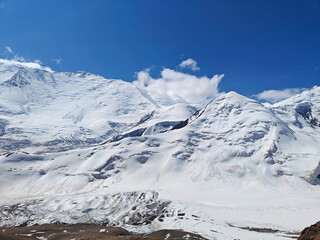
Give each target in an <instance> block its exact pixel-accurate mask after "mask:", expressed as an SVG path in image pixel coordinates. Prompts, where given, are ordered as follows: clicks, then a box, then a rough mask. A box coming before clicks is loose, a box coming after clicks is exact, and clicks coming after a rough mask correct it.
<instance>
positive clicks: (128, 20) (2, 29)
mask: <svg viewBox="0 0 320 240" xmlns="http://www.w3.org/2000/svg"><path fill="white" fill-rule="evenodd" d="M6 46H9V47H10V48H11V49H12V50H13V53H14V54H19V55H21V56H23V57H25V58H27V59H32V60H34V59H40V60H41V61H42V62H43V64H44V65H47V66H50V67H51V68H52V69H54V70H57V71H77V70H85V71H89V72H93V73H97V74H101V75H103V76H105V77H112V78H120V79H123V80H126V81H132V80H134V73H135V72H137V71H140V70H143V69H145V68H148V67H151V66H153V68H152V71H151V75H153V76H157V75H159V72H160V70H161V68H162V67H169V68H172V69H175V68H176V66H177V65H178V64H179V63H180V62H181V61H182V60H185V59H187V58H193V59H194V60H196V61H197V62H198V66H199V67H200V68H201V70H200V71H197V72H196V75H198V76H201V75H207V76H209V77H211V76H212V75H213V74H218V73H219V74H220V73H224V74H225V77H224V79H223V80H222V82H221V84H220V89H221V90H223V91H229V90H235V91H237V92H239V93H242V94H245V95H248V96H250V95H252V94H255V93H259V92H261V91H263V90H267V89H283V88H301V87H312V86H313V85H319V84H320V1H318V0H306V1H301V0H299V1H296V0H288V1H286V0H283V1H282V0H275V1H274V0H268V1H260V0H252V1H247V0H241V1H240V0H237V1H236V0H233V1H232V0H220V1H214V0H212V1H205V0H203V1H201V0H197V1H190V0H170V1H169V0H163V1H160V0H143V1H136V0H128V1H124V0H114V1H108V0H106V1H103V0H101V1H97V0H87V1H83V0H74V1H72V0H63V1H62V0H54V1H49V0H47V1H46V0H3V1H1V0H0V54H1V55H0V57H1V58H5V57H7V58H9V57H10V56H9V55H10V54H9V53H8V51H7V50H6V49H5V47H6ZM59 57H61V58H62V63H61V64H56V62H55V61H54V60H53V59H56V58H59Z"/></svg>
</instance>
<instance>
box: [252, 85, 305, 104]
mask: <svg viewBox="0 0 320 240" xmlns="http://www.w3.org/2000/svg"><path fill="white" fill-rule="evenodd" d="M303 90H305V89H304V88H287V89H283V90H267V91H263V92H261V93H258V94H256V95H253V97H255V98H257V99H259V100H263V101H267V102H270V103H276V102H280V101H282V100H284V99H287V98H289V97H292V96H294V95H296V94H299V93H301V92H302V91H303Z"/></svg>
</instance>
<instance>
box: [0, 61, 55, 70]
mask: <svg viewBox="0 0 320 240" xmlns="http://www.w3.org/2000/svg"><path fill="white" fill-rule="evenodd" d="M0 64H6V65H9V66H10V65H20V66H24V67H28V68H39V69H42V70H46V71H49V72H53V71H52V70H51V68H49V67H44V66H42V65H41V61H39V60H35V61H34V62H27V61H26V60H25V59H24V58H23V57H15V58H14V59H13V60H8V59H0Z"/></svg>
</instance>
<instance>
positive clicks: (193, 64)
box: [179, 58, 200, 71]
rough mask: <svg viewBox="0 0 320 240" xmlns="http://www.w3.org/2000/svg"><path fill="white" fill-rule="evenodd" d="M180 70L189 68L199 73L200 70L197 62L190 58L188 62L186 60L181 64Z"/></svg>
mask: <svg viewBox="0 0 320 240" xmlns="http://www.w3.org/2000/svg"><path fill="white" fill-rule="evenodd" d="M179 67H180V68H188V69H191V70H192V71H198V70H200V68H199V67H198V66H197V62H196V61H195V60H193V59H192V58H188V59H187V60H184V61H183V62H182V63H180V64H179Z"/></svg>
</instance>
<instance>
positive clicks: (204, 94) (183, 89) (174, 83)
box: [133, 68, 224, 105]
mask: <svg viewBox="0 0 320 240" xmlns="http://www.w3.org/2000/svg"><path fill="white" fill-rule="evenodd" d="M136 76H137V80H136V81H134V82H133V84H134V85H135V86H137V87H138V88H139V89H140V90H142V91H143V92H144V93H145V94H147V95H148V96H149V97H150V98H152V100H154V101H155V102H157V103H159V104H160V105H171V104H174V103H178V102H188V103H206V102H208V100H210V99H213V98H215V97H217V96H218V95H219V91H218V85H219V83H220V81H221V79H222V78H223V76H224V75H223V74H221V75H214V76H213V77H212V78H208V77H206V76H204V77H197V76H194V75H190V74H185V73H181V72H177V71H174V70H172V69H168V68H164V69H163V70H162V71H161V77H160V78H158V79H154V78H152V77H151V76H150V73H149V69H146V70H144V71H140V72H138V73H136Z"/></svg>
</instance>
